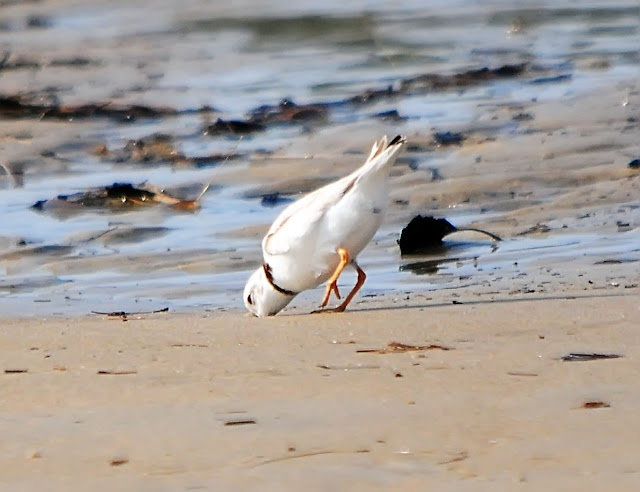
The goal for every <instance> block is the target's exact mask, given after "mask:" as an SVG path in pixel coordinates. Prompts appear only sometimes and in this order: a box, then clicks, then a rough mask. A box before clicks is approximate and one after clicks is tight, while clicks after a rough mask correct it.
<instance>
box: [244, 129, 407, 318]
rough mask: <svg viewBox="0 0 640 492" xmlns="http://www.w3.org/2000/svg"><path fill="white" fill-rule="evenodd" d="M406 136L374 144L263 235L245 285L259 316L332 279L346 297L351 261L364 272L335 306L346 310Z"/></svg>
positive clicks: (285, 212) (247, 301)
mask: <svg viewBox="0 0 640 492" xmlns="http://www.w3.org/2000/svg"><path fill="white" fill-rule="evenodd" d="M405 142H406V138H405V137H404V136H401V135H398V136H397V137H395V138H394V139H393V140H392V141H391V142H389V144H387V137H386V136H384V137H383V138H382V139H380V141H379V142H376V143H374V144H373V148H372V149H371V153H370V154H369V157H368V159H367V160H366V162H365V163H364V165H363V166H362V167H360V168H359V169H357V170H355V171H354V172H353V173H351V174H349V175H348V176H345V177H344V178H342V179H339V180H338V181H335V182H333V183H330V184H328V185H326V186H323V187H322V188H319V189H317V190H316V191H314V192H312V193H309V194H308V195H306V196H305V197H303V198H301V199H300V200H298V201H296V202H294V203H292V204H291V205H289V206H288V207H287V208H286V209H284V210H283V211H282V213H281V214H280V215H279V216H278V218H277V219H276V220H275V222H274V223H273V225H272V226H271V228H270V229H269V232H267V235H266V236H265V237H264V239H263V240H262V252H263V263H262V266H261V267H259V268H258V269H257V270H256V271H255V272H253V274H252V275H251V277H250V278H249V280H248V281H247V285H246V286H245V288H244V304H245V306H246V307H247V309H248V310H249V311H250V312H251V313H253V314H254V315H256V316H273V315H275V314H277V313H278V312H280V311H281V310H282V309H284V307H285V306H286V305H287V304H289V303H290V302H291V300H292V299H293V298H294V297H295V296H296V295H298V294H299V293H300V292H302V291H304V290H307V289H312V288H314V287H317V286H318V285H320V284H322V283H324V282H327V281H328V283H327V287H326V291H325V295H324V298H323V300H322V304H321V307H322V308H324V307H325V306H326V305H327V303H328V302H329V297H330V296H331V292H334V293H335V295H336V297H337V298H338V299H340V292H339V291H338V284H337V281H338V277H340V274H341V273H342V271H343V270H344V269H345V267H346V266H347V265H351V266H352V267H353V268H355V269H356V271H357V272H358V280H357V282H356V285H355V287H354V288H353V289H352V290H351V292H350V293H349V295H348V296H347V297H346V298H345V299H344V301H343V302H342V304H340V305H339V306H338V307H337V308H334V309H325V310H323V311H322V312H327V311H332V312H342V311H344V310H345V308H346V307H347V305H348V304H349V303H350V302H351V300H352V299H353V297H354V296H355V295H356V293H357V292H358V290H360V288H361V287H362V284H364V281H365V278H366V275H365V273H364V271H362V269H361V268H360V267H359V266H358V264H357V263H356V257H357V256H358V254H359V253H360V252H361V251H362V250H363V249H364V247H365V246H366V245H367V244H368V243H369V241H371V238H373V235H374V234H375V233H376V231H377V230H378V228H379V227H380V224H381V223H382V219H383V217H384V213H385V211H386V209H387V206H388V202H389V171H390V169H391V167H392V166H393V164H394V162H395V160H396V158H397V156H398V154H399V153H400V150H401V149H402V146H403V145H404V144H405Z"/></svg>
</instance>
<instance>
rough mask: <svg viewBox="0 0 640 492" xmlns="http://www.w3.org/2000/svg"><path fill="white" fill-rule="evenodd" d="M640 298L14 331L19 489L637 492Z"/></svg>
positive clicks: (72, 323)
mask: <svg viewBox="0 0 640 492" xmlns="http://www.w3.org/2000/svg"><path fill="white" fill-rule="evenodd" d="M637 299H638V297H637V293H634V294H633V295H620V294H615V295H608V294H605V293H600V294H597V293H595V294H592V295H588V296H584V297H575V298H565V299H558V298H551V299H533V300H526V299H516V300H510V301H509V300H505V301H503V302H501V301H495V302H469V303H460V304H452V303H432V304H430V303H424V305H422V306H420V305H415V306H414V307H409V308H405V307H397V306H394V305H393V303H385V302H380V303H379V305H378V306H377V307H370V308H368V309H362V310H355V311H353V312H347V313H343V314H325V315H287V316H279V317H275V318H270V319H257V318H249V317H246V316H245V315H242V314H240V313H237V312H232V313H218V314H211V315H207V316H205V315H202V314H200V315H196V314H193V315H180V314H171V313H162V314H155V315H139V316H133V315H132V316H129V317H128V318H127V321H123V320H122V318H121V317H120V318H119V317H113V318H108V317H78V318H73V319H57V318H51V319H38V320H24V319H20V320H5V321H4V322H3V323H2V328H1V329H0V344H1V345H2V347H3V355H2V368H1V369H2V370H3V372H4V373H3V374H0V377H1V378H2V388H3V398H2V400H1V402H0V412H1V413H2V421H1V422H0V431H1V433H2V436H3V440H2V441H3V443H2V445H1V446H0V476H1V477H2V479H1V483H2V488H3V489H4V490H35V489H46V490H87V489H89V488H90V489H92V490H114V489H116V488H117V489H118V490H230V489H234V490H240V489H242V490H255V489H260V490H284V489H287V490H292V489H307V490H327V489H329V488H338V489H341V490H346V489H349V490H390V489H393V490H424V489H425V487H427V488H429V489H432V490H541V489H545V488H547V489H552V490H584V489H592V488H601V487H602V488H610V487H614V488H615V490H629V491H631V490H637V487H638V483H640V466H639V465H638V464H639V463H640V449H639V448H638V446H637V442H636V439H635V438H634V437H633V436H637V435H639V434H640V420H639V419H638V417H637V411H638V408H640V382H639V381H640V364H638V360H639V358H640V333H639V332H638V324H639V322H640V307H639V305H638V302H637ZM572 353H573V354H577V353H582V354H594V353H597V354H600V355H606V356H619V357H617V358H609V359H598V360H573V361H566V360H562V358H563V357H566V356H569V354H572Z"/></svg>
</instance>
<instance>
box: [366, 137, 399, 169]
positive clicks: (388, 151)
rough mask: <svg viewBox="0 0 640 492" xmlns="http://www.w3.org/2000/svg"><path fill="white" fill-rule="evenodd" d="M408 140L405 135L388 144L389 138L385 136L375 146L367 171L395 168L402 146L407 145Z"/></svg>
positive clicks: (367, 163)
mask: <svg viewBox="0 0 640 492" xmlns="http://www.w3.org/2000/svg"><path fill="white" fill-rule="evenodd" d="M406 141H407V138H406V137H405V136H404V135H397V136H396V137H395V138H394V139H393V140H391V142H389V144H387V136H386V135H385V136H383V137H382V138H381V139H380V140H379V141H377V142H375V143H374V144H373V147H372V148H371V153H370V154H369V157H368V158H367V161H366V163H365V169H366V170H373V169H375V168H378V169H382V168H385V167H387V165H388V166H393V163H394V162H395V160H396V159H395V158H396V157H397V155H398V153H399V152H400V149H401V148H402V146H403V145H404V144H405V143H406Z"/></svg>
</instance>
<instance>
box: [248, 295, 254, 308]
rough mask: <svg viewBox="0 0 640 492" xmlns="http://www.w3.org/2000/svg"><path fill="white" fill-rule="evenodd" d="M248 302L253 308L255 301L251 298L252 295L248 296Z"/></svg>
mask: <svg viewBox="0 0 640 492" xmlns="http://www.w3.org/2000/svg"><path fill="white" fill-rule="evenodd" d="M247 302H248V303H249V305H250V306H253V299H252V298H251V294H249V295H248V296H247Z"/></svg>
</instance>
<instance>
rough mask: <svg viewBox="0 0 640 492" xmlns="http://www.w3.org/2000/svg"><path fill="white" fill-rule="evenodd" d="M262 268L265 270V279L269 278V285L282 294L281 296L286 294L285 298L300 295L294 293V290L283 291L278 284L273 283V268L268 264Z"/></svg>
mask: <svg viewBox="0 0 640 492" xmlns="http://www.w3.org/2000/svg"><path fill="white" fill-rule="evenodd" d="M262 268H263V269H264V275H265V277H267V282H269V285H270V286H271V287H273V288H274V289H276V290H277V291H278V292H280V294H284V295H285V296H295V295H297V294H298V293H297V292H293V291H292V290H287V289H283V288H282V287H280V286H279V285H278V284H276V283H275V282H274V281H273V274H272V273H271V267H270V266H269V265H268V264H267V263H263V264H262Z"/></svg>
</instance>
